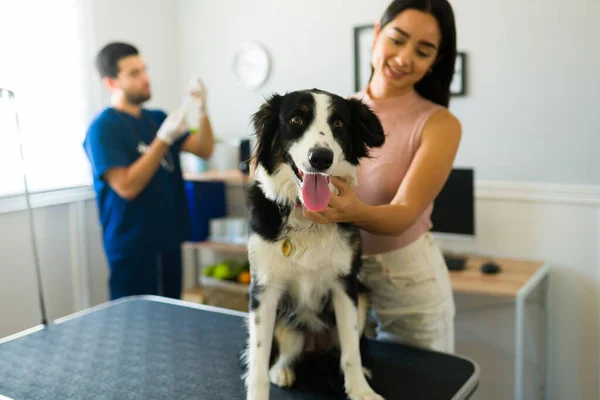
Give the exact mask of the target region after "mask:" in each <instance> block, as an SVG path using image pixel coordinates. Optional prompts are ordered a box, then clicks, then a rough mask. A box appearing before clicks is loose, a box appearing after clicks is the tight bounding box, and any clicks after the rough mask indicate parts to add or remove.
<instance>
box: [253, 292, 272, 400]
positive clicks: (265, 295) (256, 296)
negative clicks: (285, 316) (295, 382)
mask: <svg viewBox="0 0 600 400" xmlns="http://www.w3.org/2000/svg"><path fill="white" fill-rule="evenodd" d="M280 296H281V291H280V290H279V289H278V288H276V287H274V286H272V285H267V286H260V285H252V288H251V290H250V313H249V336H250V338H249V343H248V353H249V357H248V375H247V376H246V387H247V396H246V397H247V400H267V399H268V398H269V385H270V383H269V358H270V355H271V347H272V346H271V345H272V343H273V332H274V329H275V317H276V315H277V303H278V302H279V297H280Z"/></svg>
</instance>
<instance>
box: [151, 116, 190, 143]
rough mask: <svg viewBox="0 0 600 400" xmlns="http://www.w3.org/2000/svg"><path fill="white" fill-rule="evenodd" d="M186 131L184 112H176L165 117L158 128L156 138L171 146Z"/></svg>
mask: <svg viewBox="0 0 600 400" xmlns="http://www.w3.org/2000/svg"><path fill="white" fill-rule="evenodd" d="M188 129H189V128H188V124H187V119H186V116H185V110H177V111H173V112H172V113H171V114H169V115H168V116H167V118H166V119H165V120H164V122H163V123H162V125H161V126H160V128H158V132H157V133H156V137H157V138H159V139H160V140H162V141H163V142H165V143H166V144H168V145H169V146H171V145H172V144H173V142H174V141H176V140H177V139H179V138H180V137H182V136H183V135H184V133H185V132H187V131H188Z"/></svg>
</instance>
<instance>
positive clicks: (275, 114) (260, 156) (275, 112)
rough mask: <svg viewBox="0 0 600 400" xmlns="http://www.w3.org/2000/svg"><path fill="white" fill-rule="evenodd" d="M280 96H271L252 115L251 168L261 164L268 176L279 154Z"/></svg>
mask: <svg viewBox="0 0 600 400" xmlns="http://www.w3.org/2000/svg"><path fill="white" fill-rule="evenodd" d="M281 99H282V96H281V95H279V94H273V95H271V96H270V97H269V98H267V99H266V100H265V102H264V103H263V104H262V105H261V106H260V108H259V109H258V111H257V112H256V113H254V114H253V115H252V125H253V128H254V134H255V135H256V148H255V151H254V155H253V157H252V167H253V169H255V168H256V167H257V164H261V165H262V166H263V167H264V168H265V169H266V170H267V172H268V173H269V174H271V173H273V170H274V167H275V165H276V163H275V161H276V157H277V154H278V153H279V152H280V149H281V146H280V145H279V138H278V135H277V130H278V129H279V109H280V106H281Z"/></svg>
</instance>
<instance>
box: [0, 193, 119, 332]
mask: <svg viewBox="0 0 600 400" xmlns="http://www.w3.org/2000/svg"><path fill="white" fill-rule="evenodd" d="M86 197H89V196H86ZM38 198H39V196H34V197H33V203H34V205H35V204H37V205H40V206H39V207H36V208H34V209H33V223H34V226H35V231H34V232H35V242H36V244H37V248H38V254H39V262H40V270H41V276H42V287H43V294H44V298H45V303H46V312H47V316H48V320H50V321H51V320H53V319H56V318H60V317H63V316H65V315H68V314H71V313H73V312H75V311H79V310H80V309H82V308H85V307H89V306H91V305H95V304H99V303H102V302H105V301H107V300H108V286H107V279H108V267H107V263H106V258H105V257H104V253H103V249H102V243H101V236H100V229H99V226H98V222H97V221H98V217H97V211H96V205H95V202H94V201H93V200H80V201H75V202H69V203H65V204H57V205H49V206H42V205H41V204H39V201H37V200H35V199H38ZM46 198H47V197H46ZM3 204H4V205H6V202H4V203H3ZM19 208H20V207H19ZM40 323H41V309H40V304H39V297H38V285H37V278H36V272H35V263H34V255H33V245H32V241H31V234H30V231H29V217H28V213H27V211H25V210H15V211H12V212H4V211H3V212H1V213H0V337H4V336H7V335H10V334H13V333H16V332H20V331H22V330H24V329H27V328H30V327H32V326H35V325H38V324H40Z"/></svg>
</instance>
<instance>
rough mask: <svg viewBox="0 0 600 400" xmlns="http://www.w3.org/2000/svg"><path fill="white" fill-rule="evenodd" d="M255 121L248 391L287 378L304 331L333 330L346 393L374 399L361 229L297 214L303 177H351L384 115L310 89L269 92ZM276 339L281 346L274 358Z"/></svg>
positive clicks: (261, 391) (257, 398)
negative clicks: (366, 356)
mask: <svg viewBox="0 0 600 400" xmlns="http://www.w3.org/2000/svg"><path fill="white" fill-rule="evenodd" d="M252 122H253V125H254V130H255V134H256V138H257V142H256V147H255V152H254V155H253V157H254V159H253V165H254V172H253V175H254V183H253V185H252V186H251V188H250V192H249V208H250V219H249V228H248V234H249V236H248V252H249V260H250V265H251V275H252V283H251V286H250V315H249V319H248V328H249V340H248V347H247V349H246V350H245V354H244V358H245V361H246V363H247V368H248V370H247V371H246V374H245V381H246V387H247V399H252V400H264V399H268V397H269V387H270V383H269V381H270V382H272V383H274V384H275V385H279V386H284V387H288V386H291V385H292V384H293V382H294V379H295V373H294V369H293V366H294V361H295V360H297V359H298V358H299V356H300V355H301V354H302V351H303V348H304V336H303V334H304V332H306V331H312V332H323V331H325V330H329V331H330V332H331V333H332V339H334V340H335V343H336V344H338V345H339V350H340V354H341V360H340V364H341V369H342V371H343V374H344V381H345V390H346V393H347V395H348V397H349V398H350V399H353V400H354V399H361V400H366V399H369V400H376V399H377V400H380V399H382V397H381V396H379V395H378V394H376V393H375V392H374V391H373V389H372V388H371V387H370V385H369V383H368V382H367V380H366V378H365V375H364V372H363V368H362V362H361V355H360V349H359V340H360V336H361V332H362V329H363V327H364V323H365V319H366V307H363V306H362V302H361V301H360V298H359V297H360V296H359V293H358V292H359V282H358V274H359V269H360V264H361V250H360V234H359V230H358V229H357V228H356V227H355V226H354V225H352V224H347V223H333V224H316V223H313V222H311V221H309V220H308V219H306V218H304V217H303V215H302V212H303V211H302V208H303V207H304V206H305V202H304V200H303V196H302V185H303V184H304V183H305V182H304V180H305V179H306V178H307V176H309V175H310V174H312V173H319V174H324V175H326V176H327V179H329V178H328V177H329V176H339V177H342V178H344V179H345V180H346V181H347V182H348V183H350V184H356V174H355V170H356V168H357V166H358V164H359V161H360V159H361V158H364V157H368V156H369V149H370V148H373V147H379V146H381V145H382V144H383V142H384V133H383V128H382V126H381V124H380V121H379V119H378V118H377V116H376V115H375V114H374V113H373V112H372V111H371V110H370V109H369V108H368V107H367V106H366V105H365V104H364V103H362V102H361V101H360V100H357V99H344V98H342V97H340V96H337V95H334V94H331V93H327V92H324V91H321V90H317V89H313V90H305V91H304V90H303V91H297V92H292V93H287V94H285V95H278V94H276V95H273V96H271V97H270V98H268V99H267V100H266V101H265V103H264V104H263V105H262V106H261V107H260V109H259V110H258V111H257V112H256V113H255V114H254V115H253V118H252ZM321 182H322V181H321ZM327 182H329V180H327ZM315 185H316V183H315ZM328 186H329V189H330V190H331V192H337V190H336V189H335V187H334V186H333V185H332V184H331V183H328ZM286 242H287V243H286ZM284 243H285V244H284ZM286 244H289V248H288V250H289V249H291V251H290V252H289V253H287V252H286V251H284V247H285V246H286ZM273 338H274V339H275V340H276V347H277V349H278V355H277V358H276V359H275V361H274V363H273V364H272V365H271V363H270V356H271V351H272V348H275V346H273V342H272V340H273Z"/></svg>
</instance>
